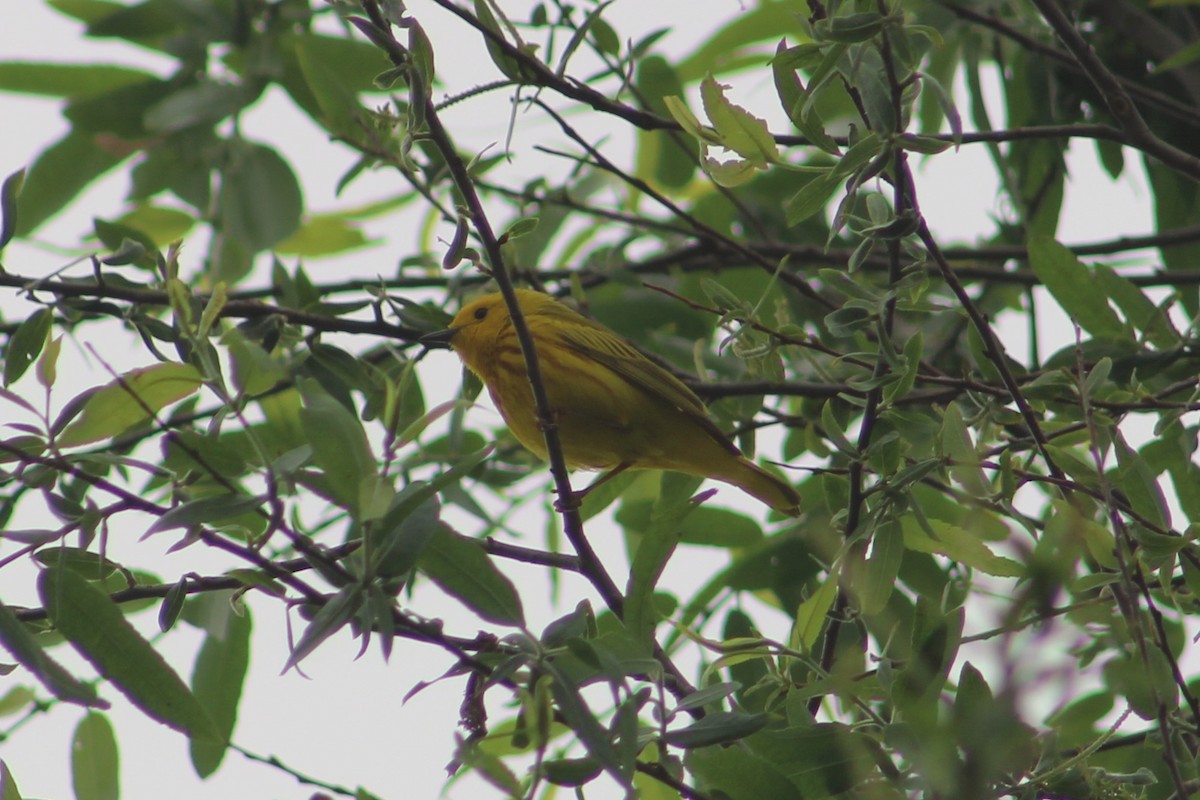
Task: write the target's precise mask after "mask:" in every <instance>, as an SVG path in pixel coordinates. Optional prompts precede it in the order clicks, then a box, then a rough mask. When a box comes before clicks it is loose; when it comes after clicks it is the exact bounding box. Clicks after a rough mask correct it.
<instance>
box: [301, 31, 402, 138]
mask: <svg viewBox="0 0 1200 800" xmlns="http://www.w3.org/2000/svg"><path fill="white" fill-rule="evenodd" d="M325 38H326V37H317V36H298V37H296V39H295V48H296V61H297V63H299V65H300V70H301V72H302V73H303V75H304V80H305V81H306V84H307V89H308V90H309V91H310V92H312V96H313V97H314V98H315V99H316V102H317V108H318V109H319V114H318V115H316V119H317V122H319V123H321V125H322V126H323V127H324V128H325V129H326V130H328V131H329V132H330V133H332V134H334V135H335V136H342V137H345V138H348V139H349V140H351V141H356V140H357V139H359V138H360V137H361V136H362V135H363V127H362V125H361V124H360V121H361V120H362V119H363V118H364V114H363V109H362V106H361V105H360V104H359V102H358V98H357V96H356V95H355V90H354V87H353V86H352V85H351V84H350V82H349V81H347V80H346V79H345V76H344V75H343V74H341V73H340V72H339V71H338V70H337V69H336V68H331V67H332V66H333V64H335V63H336V62H334V61H332V60H331V59H330V53H329V52H328V50H329V48H328V47H327V45H326V42H324V41H322V40H323V39H325ZM376 53H377V56H378V55H382V54H381V53H379V51H376ZM381 62H383V59H382V58H379V62H377V63H378V64H379V68H380V69H382V68H383V66H384V63H381ZM378 71H379V70H378V69H377V70H376V72H378Z"/></svg>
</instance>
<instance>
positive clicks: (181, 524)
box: [145, 493, 266, 536]
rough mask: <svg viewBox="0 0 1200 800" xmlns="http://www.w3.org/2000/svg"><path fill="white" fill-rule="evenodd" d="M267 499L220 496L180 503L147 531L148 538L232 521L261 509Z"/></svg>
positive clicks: (244, 496) (230, 495)
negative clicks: (182, 529) (195, 526)
mask: <svg viewBox="0 0 1200 800" xmlns="http://www.w3.org/2000/svg"><path fill="white" fill-rule="evenodd" d="M265 503H266V498H263V497H258V496H256V495H244V494H233V493H226V494H218V495H213V496H210V497H201V498H199V499H197V500H189V501H187V502H186V503H180V504H179V505H177V506H175V507H174V508H172V509H171V510H170V511H168V512H167V513H166V514H163V515H162V516H161V517H159V518H158V519H157V520H155V521H154V524H153V525H151V526H150V527H149V528H147V529H146V533H145V535H146V536H149V535H150V534H152V533H158V532H159V531H169V530H171V529H172V528H190V527H192V526H194V525H207V524H210V523H213V522H220V521H221V520H226V519H232V518H233V517H237V516H240V515H242V514H244V513H246V512H248V511H254V510H255V509H257V508H261V507H262V506H263V505H264V504H265Z"/></svg>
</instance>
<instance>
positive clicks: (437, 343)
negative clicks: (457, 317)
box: [420, 328, 458, 349]
mask: <svg viewBox="0 0 1200 800" xmlns="http://www.w3.org/2000/svg"><path fill="white" fill-rule="evenodd" d="M457 335H458V328H446V329H445V330H441V331H434V332H433V333H427V334H425V335H424V336H422V337H421V339H420V341H421V344H423V345H425V346H426V347H428V348H430V349H433V348H449V347H450V342H451V341H452V340H453V339H454V337H455V336H457Z"/></svg>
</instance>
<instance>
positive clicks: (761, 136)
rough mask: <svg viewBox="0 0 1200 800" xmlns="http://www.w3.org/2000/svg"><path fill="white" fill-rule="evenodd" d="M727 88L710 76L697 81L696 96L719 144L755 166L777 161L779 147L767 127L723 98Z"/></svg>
mask: <svg viewBox="0 0 1200 800" xmlns="http://www.w3.org/2000/svg"><path fill="white" fill-rule="evenodd" d="M727 88H729V87H727V86H724V85H722V84H719V83H717V82H716V81H715V80H714V79H713V78H712V76H709V77H707V78H705V79H704V80H703V81H702V82H701V84H700V96H701V99H702V100H703V102H704V112H705V113H706V114H708V119H709V121H711V122H712V125H713V128H715V129H716V131H717V134H718V135H719V136H720V137H721V146H722V147H726V148H728V149H730V150H732V151H733V152H735V153H737V154H738V155H740V156H741V157H742V158H744V159H746V160H748V161H749V162H751V163H752V164H754V165H755V166H758V167H763V166H766V165H768V164H773V163H775V162H776V161H778V160H779V148H777V147H776V146H775V140H774V139H773V138H772V137H771V132H770V130H769V129H768V128H767V123H766V121H765V120H762V119H759V118H758V117H756V116H754V115H753V114H751V113H750V112H748V111H746V109H744V108H742V107H741V106H738V105H734V104H733V103H731V102H729V100H728V99H726V97H725V89H727Z"/></svg>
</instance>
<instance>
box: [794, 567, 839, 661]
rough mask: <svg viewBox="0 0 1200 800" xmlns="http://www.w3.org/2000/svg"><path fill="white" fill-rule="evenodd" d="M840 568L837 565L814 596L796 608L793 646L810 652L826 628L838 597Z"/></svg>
mask: <svg viewBox="0 0 1200 800" xmlns="http://www.w3.org/2000/svg"><path fill="white" fill-rule="evenodd" d="M838 574H839V570H838V568H837V567H836V566H835V567H834V568H833V570H832V571H831V573H830V574H829V575H828V576H826V578H825V580H824V581H823V582H822V583H821V586H820V588H819V589H817V591H815V592H813V594H812V596H811V597H809V598H808V599H807V600H805V601H804V602H803V603H801V604H800V608H798V609H797V610H796V622H795V624H794V625H793V627H792V637H791V644H792V646H794V647H796V648H798V649H802V650H804V651H806V652H810V651H811V650H812V647H813V645H814V644H816V643H817V637H818V636H820V635H821V631H822V630H823V629H824V628H825V616H826V614H828V613H829V609H831V608H833V601H834V599H835V598H836V597H837V590H838Z"/></svg>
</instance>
